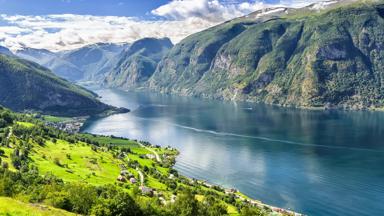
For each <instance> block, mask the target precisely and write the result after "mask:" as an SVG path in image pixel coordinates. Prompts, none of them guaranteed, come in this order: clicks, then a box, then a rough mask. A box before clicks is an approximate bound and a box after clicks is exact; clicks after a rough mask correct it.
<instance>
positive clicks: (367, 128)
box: [84, 89, 384, 215]
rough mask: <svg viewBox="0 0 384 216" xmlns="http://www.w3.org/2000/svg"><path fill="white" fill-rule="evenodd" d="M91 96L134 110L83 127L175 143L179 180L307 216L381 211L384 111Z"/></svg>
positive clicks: (108, 92) (116, 94)
mask: <svg viewBox="0 0 384 216" xmlns="http://www.w3.org/2000/svg"><path fill="white" fill-rule="evenodd" d="M96 92H97V93H98V94H99V95H101V96H102V100H103V101H104V102H106V103H109V104H112V105H115V106H123V107H126V108H130V109H131V110H132V112H131V113H127V114H119V115H114V116H109V117H106V118H102V119H97V120H91V121H89V122H88V123H87V126H86V127H85V128H84V131H86V132H91V133H96V134H104V135H116V136H124V137H128V138H132V139H140V140H147V141H149V142H151V143H153V144H160V145H164V146H165V145H171V146H174V147H176V148H178V149H179V150H180V152H181V154H180V156H179V157H178V159H177V163H176V165H175V168H176V169H177V170H178V171H179V172H180V173H181V174H183V175H186V176H189V177H194V178H198V179H205V180H208V181H209V182H211V183H215V184H220V185H223V186H226V187H234V188H237V189H239V190H241V191H242V192H244V193H245V194H247V195H249V196H250V197H252V198H255V199H259V200H261V201H263V202H265V203H267V204H271V205H275V206H279V207H283V208H290V209H293V210H295V211H298V212H301V213H305V214H308V215H383V214H384V113H381V112H368V111H367V112H344V111H309V110H299V109H287V108H279V107H273V106H267V105H260V104H250V103H234V102H221V101H209V100H201V99H195V98H189V97H177V96H167V95H161V94H154V93H134V92H123V91H118V90H109V89H99V90H97V91H96Z"/></svg>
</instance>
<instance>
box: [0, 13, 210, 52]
mask: <svg viewBox="0 0 384 216" xmlns="http://www.w3.org/2000/svg"><path fill="white" fill-rule="evenodd" d="M1 19H3V21H6V22H8V23H9V26H0V41H1V42H0V44H1V45H3V46H6V47H10V48H11V49H13V50H17V49H20V48H22V47H23V46H26V47H33V48H37V49H41V48H44V49H49V50H52V51H60V50H69V49H75V48H78V47H81V46H84V45H87V44H93V43H99V42H111V43H120V42H133V41H135V40H138V39H140V38H143V37H158V38H161V37H169V38H171V40H172V41H173V42H174V43H176V42H178V41H180V40H181V39H183V38H184V37H185V36H187V35H189V34H192V33H194V32H197V31H201V30H203V29H205V28H208V27H210V26H212V25H214V24H216V23H213V22H211V21H207V20H204V19H200V18H194V17H192V18H189V19H186V20H174V21H143V20H138V19H135V18H130V17H117V16H89V15H73V14H63V15H47V16H22V15H16V16H7V15H2V16H1Z"/></svg>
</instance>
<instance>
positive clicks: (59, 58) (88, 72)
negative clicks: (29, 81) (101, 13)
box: [16, 43, 129, 82]
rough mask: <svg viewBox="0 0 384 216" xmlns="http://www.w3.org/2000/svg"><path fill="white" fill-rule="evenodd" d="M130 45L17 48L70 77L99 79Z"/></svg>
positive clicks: (105, 44) (23, 55)
mask: <svg viewBox="0 0 384 216" xmlns="http://www.w3.org/2000/svg"><path fill="white" fill-rule="evenodd" d="M127 47H129V45H128V44H113V43H98V44H92V45H88V46H85V47H82V48H79V49H76V50H70V51H63V52H57V53H54V52H50V51H48V50H44V49H33V48H25V49H22V50H19V51H17V52H16V55H17V56H19V57H21V58H24V59H27V60H30V61H33V62H36V63H38V64H41V65H43V66H45V67H47V68H49V69H51V70H52V71H53V72H54V73H55V74H57V75H58V76H60V77H63V78H65V79H68V80H71V81H80V80H87V81H96V82H99V81H101V80H103V78H104V75H105V74H106V73H107V72H109V71H110V70H111V69H112V68H113V66H114V65H116V63H117V59H119V55H120V54H121V52H122V51H123V50H124V49H126V48H127Z"/></svg>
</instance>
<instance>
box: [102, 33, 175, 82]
mask: <svg viewBox="0 0 384 216" xmlns="http://www.w3.org/2000/svg"><path fill="white" fill-rule="evenodd" d="M172 46H173V44H172V42H171V41H170V40H169V38H162V39H156V38H144V39H141V40H138V41H136V42H134V43H133V44H132V46H131V47H130V48H129V49H127V50H126V51H125V52H123V53H122V56H121V58H120V60H119V61H118V63H117V65H116V66H115V67H114V69H113V70H112V71H111V72H110V73H108V75H107V77H106V79H105V81H104V84H106V85H107V86H110V87H121V88H137V87H139V86H141V85H142V84H143V83H145V82H146V81H147V80H148V79H149V78H150V77H151V76H152V74H153V73H154V72H155V70H156V67H157V64H158V63H159V61H160V60H161V59H162V58H163V57H164V55H165V54H166V53H167V52H168V51H169V50H170V49H171V48H172Z"/></svg>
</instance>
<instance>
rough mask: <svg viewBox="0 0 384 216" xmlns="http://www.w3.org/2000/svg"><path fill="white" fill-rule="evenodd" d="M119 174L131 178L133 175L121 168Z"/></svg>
mask: <svg viewBox="0 0 384 216" xmlns="http://www.w3.org/2000/svg"><path fill="white" fill-rule="evenodd" d="M120 175H122V176H125V177H128V178H132V177H133V174H132V173H130V172H128V170H121V171H120Z"/></svg>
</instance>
